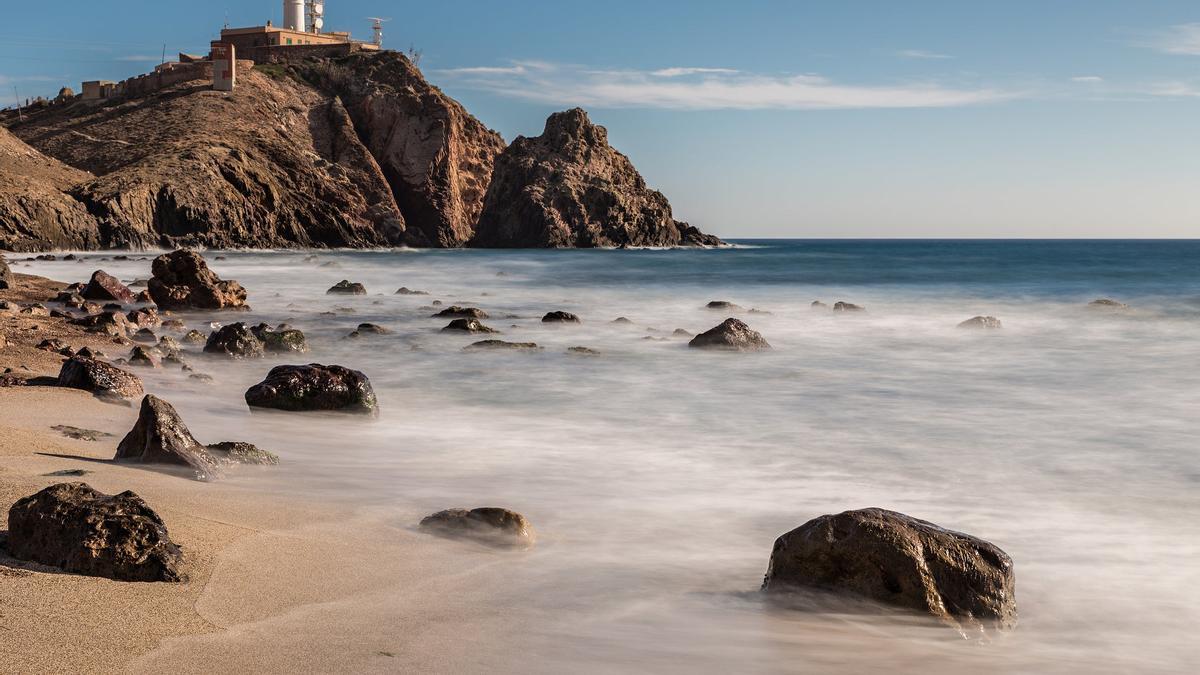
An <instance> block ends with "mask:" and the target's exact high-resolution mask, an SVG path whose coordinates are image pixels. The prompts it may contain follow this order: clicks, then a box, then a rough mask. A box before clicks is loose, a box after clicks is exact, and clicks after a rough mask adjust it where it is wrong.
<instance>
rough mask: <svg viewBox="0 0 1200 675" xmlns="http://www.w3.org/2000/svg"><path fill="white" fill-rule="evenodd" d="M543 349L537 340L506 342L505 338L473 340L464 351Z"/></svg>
mask: <svg viewBox="0 0 1200 675" xmlns="http://www.w3.org/2000/svg"><path fill="white" fill-rule="evenodd" d="M538 349H541V347H539V346H538V345H537V343H536V342H505V341H504V340H480V341H479V342H473V343H471V344H469V345H467V346H466V347H463V351H470V352H476V351H489V350H505V351H536V350H538Z"/></svg>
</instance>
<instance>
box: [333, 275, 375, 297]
mask: <svg viewBox="0 0 1200 675" xmlns="http://www.w3.org/2000/svg"><path fill="white" fill-rule="evenodd" d="M325 294H326V295H366V294H367V287H366V286H363V285H362V284H360V283H351V282H349V281H347V280H345V279H342V280H341V281H339V282H337V283H336V284H334V285H333V287H332V288H330V289H329V290H327V291H325Z"/></svg>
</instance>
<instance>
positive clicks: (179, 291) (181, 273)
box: [147, 250, 246, 310]
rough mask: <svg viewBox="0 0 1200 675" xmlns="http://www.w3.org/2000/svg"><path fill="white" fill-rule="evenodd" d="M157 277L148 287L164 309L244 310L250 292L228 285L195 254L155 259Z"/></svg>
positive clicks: (182, 253)
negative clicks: (247, 293) (247, 294)
mask: <svg viewBox="0 0 1200 675" xmlns="http://www.w3.org/2000/svg"><path fill="white" fill-rule="evenodd" d="M151 271H152V272H153V274H154V276H153V277H152V278H151V279H150V281H149V282H148V283H147V288H148V290H149V292H150V296H151V297H152V298H153V299H154V303H155V304H157V305H158V306H159V307H161V308H162V309H166V310H180V309H242V308H245V307H246V289H244V288H242V285H241V284H239V283H238V282H236V281H232V280H230V281H225V280H222V279H221V278H220V277H218V276H217V274H216V273H215V272H213V271H212V270H210V269H209V268H208V263H207V262H205V261H204V258H203V257H202V256H201V255H200V254H199V253H196V252H195V251H187V250H178V251H174V252H172V253H165V254H163V255H160V256H158V257H157V258H155V259H154V263H153V264H152V265H151Z"/></svg>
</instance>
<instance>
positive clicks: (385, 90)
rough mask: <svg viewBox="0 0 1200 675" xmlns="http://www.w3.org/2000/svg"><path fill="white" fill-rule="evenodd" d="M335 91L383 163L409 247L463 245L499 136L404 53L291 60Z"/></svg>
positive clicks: (497, 151) (501, 143)
mask: <svg viewBox="0 0 1200 675" xmlns="http://www.w3.org/2000/svg"><path fill="white" fill-rule="evenodd" d="M294 67H295V68H296V69H297V71H298V72H299V73H300V75H301V77H303V78H304V79H305V80H307V81H310V82H312V83H313V84H314V85H315V86H317V87H318V88H320V89H322V90H325V91H329V92H331V93H334V94H336V95H338V96H340V97H341V99H342V100H343V101H344V102H345V104H346V108H347V110H349V112H350V117H351V118H352V119H353V120H354V126H355V128H356V129H357V130H358V133H359V137H360V138H361V139H362V141H363V143H364V144H365V145H366V147H367V148H368V149H369V150H370V152H371V155H372V156H373V157H374V158H375V160H376V161H377V162H378V163H379V166H380V167H381V168H382V169H383V173H384V175H385V176H386V177H387V180H388V183H389V184H390V185H391V188H392V194H393V195H394V196H395V199H396V203H397V204H398V205H399V207H400V211H401V212H402V213H403V214H404V218H405V220H406V221H407V223H408V236H407V241H408V243H409V244H411V245H413V246H435V247H455V246H462V245H464V244H465V243H466V242H467V241H468V240H469V239H470V238H471V236H472V234H473V233H474V230H475V223H476V221H477V220H478V218H479V212H480V209H481V208H482V206H483V197H484V194H485V192H486V191H487V187H488V183H489V182H490V180H491V175H492V167H493V165H494V163H495V160H496V156H497V155H499V154H500V152H501V151H503V150H504V139H502V138H501V137H500V134H498V133H496V132H495V131H492V130H491V129H488V128H487V127H486V126H484V125H483V123H481V122H480V121H479V120H477V119H475V118H474V117H472V116H471V115H470V113H468V112H467V111H466V109H465V108H463V107H462V105H461V104H460V103H459V102H458V101H455V100H454V99H452V98H450V97H449V96H446V95H445V94H443V93H442V92H441V90H440V89H438V88H437V87H434V86H433V85H431V84H429V83H428V82H427V81H426V80H425V78H424V76H422V75H421V72H420V71H419V70H417V68H416V66H414V65H413V64H412V63H411V62H410V61H409V60H408V59H407V58H406V57H405V56H404V55H403V54H400V53H397V52H380V53H370V52H364V53H359V54H357V55H354V56H351V57H349V58H347V59H342V60H339V61H337V62H328V61H315V62H308V63H304V64H298V65H297V66H294Z"/></svg>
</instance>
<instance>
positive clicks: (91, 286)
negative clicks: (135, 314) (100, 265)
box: [80, 270, 133, 304]
mask: <svg viewBox="0 0 1200 675" xmlns="http://www.w3.org/2000/svg"><path fill="white" fill-rule="evenodd" d="M80 295H82V296H83V297H85V298H87V299H88V300H110V301H112V302H119V303H122V304H128V303H131V302H133V291H131V290H129V288H128V287H127V286H126V285H125V284H123V283H121V281H120V280H119V279H117V278H116V277H114V276H113V275H111V274H109V273H107V272H105V271H104V270H96V271H95V272H93V273H92V279H91V281H89V282H88V284H87V286H85V287H84V288H83V292H81V293H80Z"/></svg>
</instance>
